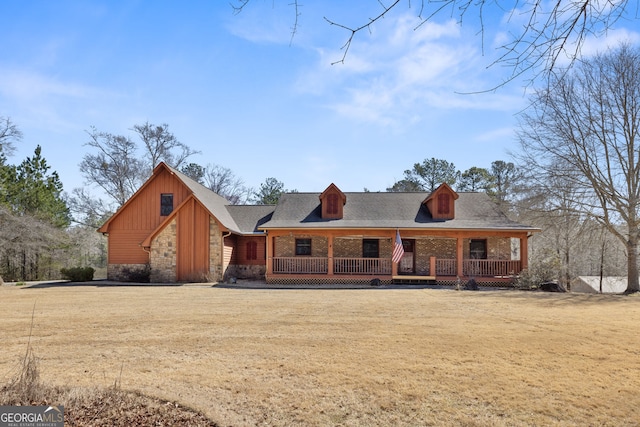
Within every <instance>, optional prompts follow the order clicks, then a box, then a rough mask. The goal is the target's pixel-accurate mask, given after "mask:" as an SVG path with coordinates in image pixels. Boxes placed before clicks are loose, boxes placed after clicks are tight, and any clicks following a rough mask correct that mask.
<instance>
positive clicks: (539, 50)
mask: <svg viewBox="0 0 640 427" xmlns="http://www.w3.org/2000/svg"><path fill="white" fill-rule="evenodd" d="M248 3H250V0H236V1H235V3H232V7H233V10H234V12H235V13H240V12H241V11H242V10H243V9H244V8H245V7H246V6H247V4H248ZM377 4H378V5H379V10H378V12H377V13H376V14H375V15H374V16H373V17H369V16H367V17H362V19H361V21H360V23H358V24H355V25H353V24H345V23H342V22H338V21H336V20H333V19H331V18H327V17H325V18H324V19H325V21H327V23H328V24H329V25H332V26H336V27H338V28H340V29H342V30H344V31H345V32H346V33H347V40H346V42H345V43H344V45H343V46H342V50H343V55H342V58H341V59H339V60H337V61H335V62H334V64H335V63H344V61H345V59H346V57H347V55H348V52H349V49H350V47H351V44H352V43H353V41H354V39H355V37H356V35H358V34H359V33H361V32H363V31H368V32H370V31H372V30H373V26H374V24H375V23H376V22H378V21H380V20H381V19H383V18H387V17H388V16H389V15H391V12H393V11H394V10H396V9H399V8H400V7H401V6H402V5H405V6H406V8H408V9H409V8H413V9H414V10H415V13H416V15H417V16H418V18H420V22H419V23H418V25H417V26H416V29H417V28H419V27H420V26H422V25H424V24H425V23H426V22H429V21H432V20H434V19H435V18H436V17H440V16H443V17H446V18H450V17H453V18H456V19H457V21H458V22H459V23H460V24H462V23H463V21H465V22H466V21H469V20H475V21H476V26H477V32H478V33H479V34H480V36H481V39H482V45H483V46H484V37H485V17H488V16H491V15H493V14H498V16H504V15H506V16H507V18H508V20H509V21H511V20H512V19H513V20H514V21H516V20H517V21H524V24H522V25H519V26H515V25H514V31H511V32H510V33H509V34H510V38H508V39H507V40H506V41H505V42H504V44H503V45H502V46H500V50H501V53H500V55H499V57H498V59H497V60H496V61H495V62H494V64H500V65H506V66H507V67H509V69H510V70H511V76H510V77H509V78H508V79H507V80H506V81H507V82H508V81H511V80H513V79H515V78H516V77H518V76H521V75H523V74H524V73H526V72H528V71H531V70H533V71H534V75H536V74H539V72H544V73H550V72H552V71H553V70H554V69H555V68H556V64H557V63H558V61H559V59H560V58H564V57H566V58H568V60H569V62H570V63H573V61H575V60H576V59H577V58H578V56H579V54H580V49H581V47H582V45H583V44H584V41H585V39H586V37H587V36H589V35H593V36H596V37H599V36H602V35H604V34H606V32H607V31H609V30H610V29H611V28H612V27H613V26H614V25H615V23H616V22H617V21H619V20H620V19H621V18H623V17H625V18H626V17H628V18H630V19H637V11H631V12H630V13H628V14H627V13H626V12H627V6H628V5H629V4H628V1H627V0H611V1H608V2H593V1H590V0H577V1H574V2H561V1H555V2H545V1H542V0H524V1H517V2H514V3H512V4H510V5H504V4H501V3H498V2H492V1H487V0H479V1H477V2H471V1H468V0H442V1H429V0H420V1H418V2H415V1H414V2H412V1H411V0H404V1H403V0H390V1H389V2H383V1H378V2H377ZM287 5H289V6H291V7H293V8H294V10H295V20H294V23H293V27H292V31H291V33H292V37H293V36H294V35H295V34H296V32H297V31H298V19H299V17H300V10H301V8H300V6H301V4H300V1H299V0H293V1H291V2H288V3H287ZM634 13H635V16H634ZM504 83H505V82H503V83H500V84H498V85H496V87H499V86H501V85H503V84H504ZM494 89H495V88H494Z"/></svg>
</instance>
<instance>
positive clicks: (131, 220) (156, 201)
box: [108, 169, 190, 264]
mask: <svg viewBox="0 0 640 427" xmlns="http://www.w3.org/2000/svg"><path fill="white" fill-rule="evenodd" d="M161 194H173V208H174V209H175V208H177V207H178V205H180V203H182V202H183V201H184V200H185V199H186V198H187V197H188V196H189V194H190V193H189V190H188V188H187V187H186V186H185V185H184V184H183V183H182V182H180V180H178V179H177V178H176V177H175V176H174V175H173V174H171V173H170V172H169V171H168V170H166V169H164V170H161V171H160V172H159V173H158V175H156V176H155V177H154V179H152V180H151V181H149V182H148V183H147V185H145V186H144V187H142V188H141V189H140V190H139V191H138V192H137V193H136V194H135V195H134V196H133V197H132V198H131V199H129V201H128V202H127V204H126V205H124V206H123V207H122V208H121V209H122V211H121V212H119V213H118V215H116V216H114V217H113V219H112V221H111V222H110V224H109V229H108V233H109V248H108V256H109V264H144V263H147V262H149V254H148V253H147V252H145V251H144V250H143V249H142V247H141V246H140V243H142V241H143V240H144V239H145V238H147V237H148V236H149V234H151V233H152V232H153V231H154V230H155V229H156V228H157V227H158V225H160V223H161V222H162V221H164V220H165V219H166V217H165V216H161V215H160V195H161Z"/></svg>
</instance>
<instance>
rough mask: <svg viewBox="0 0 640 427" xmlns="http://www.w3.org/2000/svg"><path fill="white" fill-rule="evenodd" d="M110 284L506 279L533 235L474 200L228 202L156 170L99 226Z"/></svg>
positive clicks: (346, 196) (333, 191) (484, 200)
mask: <svg viewBox="0 0 640 427" xmlns="http://www.w3.org/2000/svg"><path fill="white" fill-rule="evenodd" d="M98 231H99V232H101V233H104V234H105V235H107V236H108V273H107V274H108V277H109V279H111V280H130V279H131V278H132V277H137V275H139V274H142V273H145V272H146V273H145V274H148V275H149V278H150V280H151V281H152V282H183V281H223V280H226V279H228V278H230V277H236V278H254V279H264V280H266V282H267V283H318V284H322V283H368V282H370V281H371V280H373V279H379V280H380V281H381V282H382V283H392V282H394V281H395V282H398V281H400V282H403V281H416V280H421V281H432V282H435V283H454V282H456V281H457V280H462V281H467V280H469V279H470V278H474V279H475V280H476V281H478V282H486V283H508V282H509V281H510V280H512V278H513V277H514V276H516V275H517V274H519V273H520V271H522V270H523V269H525V268H526V267H527V253H528V251H527V244H528V238H529V237H530V236H531V235H532V233H534V232H536V231H539V229H537V228H534V227H531V226H528V225H522V224H518V223H516V222H513V221H511V220H509V219H508V218H507V217H506V215H505V214H504V213H502V212H501V211H500V210H499V209H498V207H497V205H496V204H495V203H493V202H492V201H491V199H490V198H489V197H488V196H487V195H486V194H484V193H475V192H459V193H458V192H455V191H454V190H453V189H452V188H451V187H449V186H448V185H447V184H442V185H441V186H440V187H439V188H437V189H436V190H435V191H433V192H432V193H424V192H411V193H391V192H343V191H341V190H340V189H339V188H338V187H337V186H336V185H335V184H330V185H329V186H328V187H327V188H326V189H325V190H324V191H323V192H321V193H286V194H283V195H282V196H281V198H280V200H279V202H278V204H277V205H275V206H264V205H241V206H238V205H231V204H229V202H228V201H227V200H226V199H224V198H223V197H221V196H219V195H217V194H216V193H214V192H212V191H210V190H209V189H207V188H206V187H204V186H202V185H201V184H199V183H197V182H196V181H194V180H192V179H191V178H189V177H187V176H186V175H184V174H183V173H181V172H179V171H177V170H175V169H173V168H171V167H169V166H168V165H166V164H164V163H160V164H159V165H158V166H157V167H156V168H155V169H154V171H153V174H152V176H151V177H150V178H149V179H148V180H147V182H146V183H145V184H144V185H143V186H142V187H141V188H140V189H139V190H138V191H137V192H136V193H135V194H134V195H133V196H132V197H131V198H130V199H129V200H128V201H127V202H126V203H125V204H124V205H123V206H122V207H121V208H120V209H119V210H118V211H117V212H116V213H115V214H114V215H113V216H112V217H111V218H110V219H109V220H108V221H107V222H105V224H104V225H103V226H102V227H100V229H99V230H98Z"/></svg>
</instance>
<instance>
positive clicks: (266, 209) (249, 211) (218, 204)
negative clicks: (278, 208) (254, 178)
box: [167, 166, 275, 234]
mask: <svg viewBox="0 0 640 427" xmlns="http://www.w3.org/2000/svg"><path fill="white" fill-rule="evenodd" d="M167 167H168V166H167ZM168 168H169V169H170V170H171V172H173V173H174V174H176V176H177V177H178V178H180V180H181V181H182V182H183V183H184V184H185V185H186V186H187V187H189V189H190V190H191V191H192V192H193V194H194V196H195V197H196V198H197V199H198V200H199V201H200V203H202V204H203V205H204V207H206V208H207V209H208V210H209V212H211V214H213V216H215V217H216V219H217V220H218V221H220V223H222V225H224V226H225V227H226V228H228V229H229V230H231V231H232V232H234V233H236V234H264V232H263V231H261V230H258V226H260V225H262V224H264V223H265V222H266V221H268V220H269V219H270V218H271V214H272V213H273V210H274V209H275V206H269V205H232V204H230V203H229V201H228V200H227V199H225V198H224V197H222V196H220V195H219V194H217V193H215V192H213V191H211V190H210V189H208V188H207V187H205V186H204V185H202V184H200V183H198V182H196V181H194V180H193V179H191V178H189V177H188V176H187V175H185V174H183V173H182V172H180V171H178V170H176V169H174V168H171V167H168Z"/></svg>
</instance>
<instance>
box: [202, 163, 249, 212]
mask: <svg viewBox="0 0 640 427" xmlns="http://www.w3.org/2000/svg"><path fill="white" fill-rule="evenodd" d="M202 179H203V181H204V186H205V187H207V188H209V189H210V190H211V191H213V192H214V193H217V194H219V195H220V196H222V197H224V198H225V199H227V200H229V202H231V204H234V205H239V204H243V203H246V201H247V199H248V198H249V195H250V194H251V189H250V188H247V187H246V186H245V185H244V181H243V180H242V179H240V178H238V177H237V176H236V175H235V174H234V173H233V171H232V170H231V169H229V168H225V167H223V166H220V165H215V164H209V165H207V166H206V168H205V170H204V176H203V178H202Z"/></svg>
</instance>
